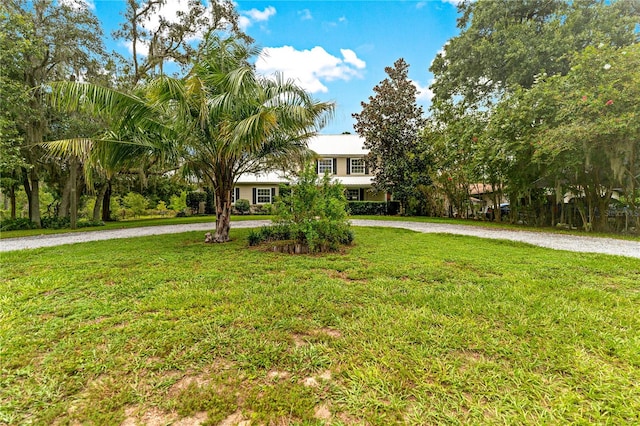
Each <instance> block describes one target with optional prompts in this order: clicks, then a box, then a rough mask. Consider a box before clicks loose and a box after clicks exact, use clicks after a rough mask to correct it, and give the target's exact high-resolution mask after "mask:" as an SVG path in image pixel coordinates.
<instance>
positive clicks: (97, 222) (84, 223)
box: [78, 220, 104, 228]
mask: <svg viewBox="0 0 640 426" xmlns="http://www.w3.org/2000/svg"><path fill="white" fill-rule="evenodd" d="M91 226H104V222H103V221H101V220H80V221H78V228H89V227H91Z"/></svg>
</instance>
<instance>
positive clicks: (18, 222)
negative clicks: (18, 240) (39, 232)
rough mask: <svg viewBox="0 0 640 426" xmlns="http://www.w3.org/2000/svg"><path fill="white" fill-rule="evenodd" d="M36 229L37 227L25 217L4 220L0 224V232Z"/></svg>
mask: <svg viewBox="0 0 640 426" xmlns="http://www.w3.org/2000/svg"><path fill="white" fill-rule="evenodd" d="M37 227H38V225H37V224H35V223H33V222H31V219H29V218H27V217H20V218H15V219H4V220H3V221H2V222H0V231H21V230H24V229H36V228H37Z"/></svg>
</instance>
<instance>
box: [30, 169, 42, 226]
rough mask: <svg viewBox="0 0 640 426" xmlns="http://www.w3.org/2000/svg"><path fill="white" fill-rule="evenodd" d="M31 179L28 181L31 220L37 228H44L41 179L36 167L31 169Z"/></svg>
mask: <svg viewBox="0 0 640 426" xmlns="http://www.w3.org/2000/svg"><path fill="white" fill-rule="evenodd" d="M30 175H31V176H30V179H27V183H29V181H30V189H31V191H30V193H29V219H30V220H31V222H33V223H35V224H36V227H38V228H42V221H41V220H40V179H39V177H38V172H36V170H35V167H34V168H33V169H31V173H30Z"/></svg>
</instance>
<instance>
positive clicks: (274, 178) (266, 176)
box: [238, 172, 289, 184]
mask: <svg viewBox="0 0 640 426" xmlns="http://www.w3.org/2000/svg"><path fill="white" fill-rule="evenodd" d="M287 182H289V180H288V179H287V178H286V177H285V175H284V174H283V173H282V172H266V173H243V174H242V175H240V177H239V178H238V183H255V184H270V183H278V184H279V183H287Z"/></svg>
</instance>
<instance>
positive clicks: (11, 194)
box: [9, 185, 16, 219]
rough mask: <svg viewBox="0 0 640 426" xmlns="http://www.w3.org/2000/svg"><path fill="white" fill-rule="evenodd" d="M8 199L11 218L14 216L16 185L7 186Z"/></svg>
mask: <svg viewBox="0 0 640 426" xmlns="http://www.w3.org/2000/svg"><path fill="white" fill-rule="evenodd" d="M9 201H10V203H11V219H15V218H16V185H11V187H10V188H9Z"/></svg>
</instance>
